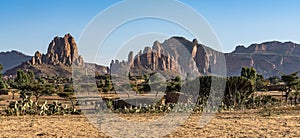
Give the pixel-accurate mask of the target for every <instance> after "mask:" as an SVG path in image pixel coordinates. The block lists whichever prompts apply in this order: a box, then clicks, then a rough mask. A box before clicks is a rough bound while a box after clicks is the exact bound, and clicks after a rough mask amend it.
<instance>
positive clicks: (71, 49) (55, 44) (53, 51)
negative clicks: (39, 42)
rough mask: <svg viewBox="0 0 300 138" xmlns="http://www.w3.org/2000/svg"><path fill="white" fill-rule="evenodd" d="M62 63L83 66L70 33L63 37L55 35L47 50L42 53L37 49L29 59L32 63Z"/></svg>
mask: <svg viewBox="0 0 300 138" xmlns="http://www.w3.org/2000/svg"><path fill="white" fill-rule="evenodd" d="M60 63H61V64H63V65H67V66H70V65H72V64H75V65H79V66H83V64H84V62H83V58H82V57H81V56H79V55H78V48H77V44H76V43H75V39H74V38H73V36H71V35H70V34H66V35H65V36H64V37H55V38H54V39H53V40H52V41H51V42H50V44H49V47H48V51H47V53H46V54H45V55H42V54H41V53H40V52H39V51H37V52H36V53H35V55H34V57H33V58H32V60H31V61H30V64H32V65H40V64H50V65H57V64H60Z"/></svg>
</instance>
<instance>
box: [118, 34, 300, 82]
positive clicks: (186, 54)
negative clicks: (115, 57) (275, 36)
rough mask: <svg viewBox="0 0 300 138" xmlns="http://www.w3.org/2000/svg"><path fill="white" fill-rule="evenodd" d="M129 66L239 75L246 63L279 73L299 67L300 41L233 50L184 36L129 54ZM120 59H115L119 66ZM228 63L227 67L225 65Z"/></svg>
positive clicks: (266, 74)
mask: <svg viewBox="0 0 300 138" xmlns="http://www.w3.org/2000/svg"><path fill="white" fill-rule="evenodd" d="M128 61H129V62H128V63H127V62H122V64H123V65H126V68H127V70H128V68H129V69H131V70H135V71H137V72H140V71H141V70H148V71H150V72H151V71H162V72H173V73H175V75H183V76H182V77H184V74H189V75H191V74H193V75H227V76H239V75H240V72H241V69H242V68H243V67H254V68H255V69H256V70H257V72H258V73H259V74H262V75H263V76H264V77H270V76H280V75H281V74H282V73H285V74H287V73H292V72H296V71H299V70H300V64H299V61H300V45H299V44H295V43H292V42H285V43H281V42H277V41H273V42H265V43H262V44H252V45H250V46H249V47H245V46H237V47H236V49H235V51H233V52H231V53H222V52H218V51H216V50H213V49H211V48H209V47H206V46H204V45H202V44H199V43H198V41H197V40H196V39H194V40H193V41H192V42H191V41H188V40H186V39H185V38H182V37H172V38H170V39H168V40H166V41H164V42H163V43H160V42H158V41H155V42H154V44H153V46H152V48H151V47H146V48H145V49H144V50H143V51H140V52H139V53H138V54H136V56H135V57H134V58H133V52H130V54H129V55H128ZM117 64H118V63H116V62H115V63H114V65H115V67H116V68H119V67H120V66H117ZM225 67H226V68H225Z"/></svg>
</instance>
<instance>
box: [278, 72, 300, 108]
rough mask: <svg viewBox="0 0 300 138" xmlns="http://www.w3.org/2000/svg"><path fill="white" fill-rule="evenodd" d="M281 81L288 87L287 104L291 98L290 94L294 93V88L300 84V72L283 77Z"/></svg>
mask: <svg viewBox="0 0 300 138" xmlns="http://www.w3.org/2000/svg"><path fill="white" fill-rule="evenodd" d="M281 79H282V81H283V82H284V83H285V85H286V86H287V88H286V95H285V98H286V99H285V100H286V102H287V101H288V98H289V94H290V92H291V91H292V88H295V86H296V85H298V83H299V77H298V72H295V73H292V74H288V75H282V76H281Z"/></svg>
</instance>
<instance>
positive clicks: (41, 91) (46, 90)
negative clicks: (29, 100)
mask: <svg viewBox="0 0 300 138" xmlns="http://www.w3.org/2000/svg"><path fill="white" fill-rule="evenodd" d="M29 91H30V93H31V94H32V95H33V96H35V102H36V103H38V102H39V99H40V97H41V96H45V95H51V94H53V93H54V92H55V88H54V85H53V84H42V83H34V84H30V85H29Z"/></svg>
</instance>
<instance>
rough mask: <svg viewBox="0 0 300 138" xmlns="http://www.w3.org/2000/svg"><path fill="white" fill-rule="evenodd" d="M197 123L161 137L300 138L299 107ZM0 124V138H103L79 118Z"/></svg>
mask: <svg viewBox="0 0 300 138" xmlns="http://www.w3.org/2000/svg"><path fill="white" fill-rule="evenodd" d="M269 111H271V112H270V114H269ZM160 116H161V115H159V114H158V115H157V114H130V115H129V114H128V115H124V114H123V115H120V117H122V118H125V119H129V120H132V121H137V120H138V121H149V120H153V119H154V120H155V119H157V118H159V117H160ZM199 119H200V115H198V114H193V115H191V116H190V117H189V118H188V120H187V121H186V123H185V124H184V125H181V126H180V127H179V128H177V129H176V130H175V131H173V132H172V133H171V134H169V135H166V136H165V137H300V131H299V128H300V107H299V106H293V107H281V108H274V109H272V110H266V109H256V110H247V111H226V112H225V111H224V112H221V113H217V114H216V115H215V117H214V118H213V119H212V120H211V121H210V122H209V123H208V124H207V125H206V126H205V127H203V128H200V127H199V125H198V122H199ZM0 124H1V125H0V134H1V137H19V136H22V137H33V136H43V137H107V136H106V135H105V134H104V133H103V132H101V131H98V129H97V128H96V127H94V126H93V124H91V123H89V121H88V120H87V119H86V118H85V116H83V115H80V116H76V115H75V116H73V115H66V116H20V117H15V116H11V117H6V116H2V117H0ZM114 125H116V124H114V123H113V122H112V123H111V127H112V128H113V127H114ZM117 133H118V131H117V130H116V134H117ZM128 133H131V132H128ZM132 133H134V132H132Z"/></svg>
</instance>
